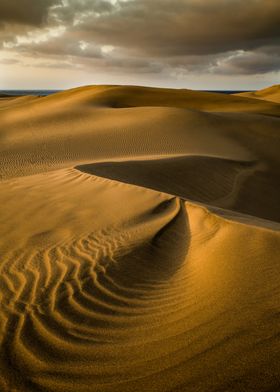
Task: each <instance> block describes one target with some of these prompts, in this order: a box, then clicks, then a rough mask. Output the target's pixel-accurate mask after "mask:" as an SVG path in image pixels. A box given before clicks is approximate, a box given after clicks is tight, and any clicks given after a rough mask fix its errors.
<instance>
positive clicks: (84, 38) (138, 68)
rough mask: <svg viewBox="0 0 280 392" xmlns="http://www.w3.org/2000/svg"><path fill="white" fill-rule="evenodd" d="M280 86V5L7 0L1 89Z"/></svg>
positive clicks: (250, 0) (0, 6) (0, 42)
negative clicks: (115, 86)
mask: <svg viewBox="0 0 280 392" xmlns="http://www.w3.org/2000/svg"><path fill="white" fill-rule="evenodd" d="M279 83H280V0H0V89H65V88H71V87H76V86H81V85H90V84H129V85H131V84H132V85H145V86H160V87H175V88H192V89H202V90H219V89H221V90H226V89H229V90H246V89H259V88H263V87H266V86H269V85H272V84H279Z"/></svg>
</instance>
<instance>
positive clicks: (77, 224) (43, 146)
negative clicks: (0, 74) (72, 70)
mask: <svg viewBox="0 0 280 392" xmlns="http://www.w3.org/2000/svg"><path fill="white" fill-rule="evenodd" d="M270 93H271V94H266V93H265V94H264V93H262V92H260V93H254V94H247V96H245V97H244V94H243V95H242V94H241V95H235V96H230V95H223V94H214V93H203V92H197V91H190V90H170V89H153V88H142V87H129V86H127V87H124V86H88V87H83V88H78V89H73V90H68V91H65V92H61V93H57V94H54V95H52V96H48V97H38V98H37V97H19V98H11V97H2V98H1V99H0V125H1V126H0V170H1V172H0V175H1V183H0V209H1V213H0V345H1V349H0V390H1V391H4V392H6V391H7V392H37V391H38V392H76V391H77V392H115V391H120V392H126V391H130V392H134V391H135V392H138V391H139V392H140V391H141V392H142V391H147V392H167V391H170V392H171V391H172V392H180V391H186V392H197V391H203V392H204V391H205V392H214V391H215V392H217V391H221V392H222V391H246V392H247V391H276V390H280V376H279V374H280V233H279V228H280V223H279V222H280V184H279V183H280V181H279V167H280V103H279V102H280V88H279V86H278V87H277V86H276V87H275V86H274V87H273V88H271V91H270ZM255 95H257V98H258V99H255V98H256V96H255ZM272 101H273V102H272Z"/></svg>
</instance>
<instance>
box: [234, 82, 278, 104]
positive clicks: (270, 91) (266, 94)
mask: <svg viewBox="0 0 280 392" xmlns="http://www.w3.org/2000/svg"><path fill="white" fill-rule="evenodd" d="M235 96H239V97H244V98H256V99H261V100H264V101H270V102H277V103H280V85H279V84H276V85H274V86H271V87H268V88H264V89H263V90H259V91H252V92H247V93H240V94H235Z"/></svg>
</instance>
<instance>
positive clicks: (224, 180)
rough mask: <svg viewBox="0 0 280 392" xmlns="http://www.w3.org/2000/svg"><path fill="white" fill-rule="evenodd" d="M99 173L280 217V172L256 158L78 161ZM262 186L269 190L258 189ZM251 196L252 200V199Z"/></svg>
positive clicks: (181, 194) (189, 197)
mask: <svg viewBox="0 0 280 392" xmlns="http://www.w3.org/2000/svg"><path fill="white" fill-rule="evenodd" d="M76 168H77V169H78V170H80V171H82V172H85V173H89V174H94V175H96V176H100V177H105V178H110V179H112V180H117V181H121V182H126V183H130V184H135V185H140V186H143V187H147V188H152V189H156V190H158V191H161V192H166V193H171V194H174V195H176V196H179V197H181V198H183V199H190V200H195V201H198V202H202V203H207V204H210V205H212V206H216V207H221V208H227V209H231V210H234V211H238V212H243V213H247V214H250V215H255V216H259V217H261V218H266V219H271V220H275V221H279V222H280V209H279V208H280V206H279V195H280V185H279V183H278V176H279V173H278V172H277V171H275V173H273V172H272V173H270V175H269V176H268V175H267V172H266V170H265V167H261V165H258V163H257V162H253V161H252V162H246V161H245V162H242V161H230V160H226V159H221V158H214V157H196V156H189V157H179V158H169V159H157V160H151V161H147V160H145V161H126V162H105V163H95V164H89V165H81V166H77V167H76ZM258 189H262V190H263V191H265V192H266V193H267V194H266V197H264V195H263V193H261V192H258ZM248 201H249V202H248Z"/></svg>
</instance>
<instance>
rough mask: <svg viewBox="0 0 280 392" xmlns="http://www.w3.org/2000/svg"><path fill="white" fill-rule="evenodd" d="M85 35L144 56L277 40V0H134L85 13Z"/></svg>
mask: <svg viewBox="0 0 280 392" xmlns="http://www.w3.org/2000/svg"><path fill="white" fill-rule="evenodd" d="M79 29H80V30H82V29H83V31H84V34H85V35H87V36H88V37H89V38H91V39H93V40H95V41H98V42H100V43H102V44H110V45H116V46H121V47H125V48H130V49H131V50H135V51H142V52H144V53H147V54H149V55H153V56H154V55H156V56H176V55H186V54H213V53H221V52H226V51H232V50H238V49H243V50H245V49H250V50H251V49H254V48H257V47H259V46H263V45H265V44H268V43H269V44H275V43H277V42H278V43H279V40H280V1H279V0H246V1H244V0H242V1H241V0H208V1H202V0H153V1H150V0H141V1H138V0H134V1H128V2H120V3H119V4H118V6H117V7H115V9H114V11H113V12H110V13H107V14H103V15H101V16H100V17H92V16H91V17H89V18H88V19H86V20H85V21H84V23H83V24H82V26H79Z"/></svg>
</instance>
